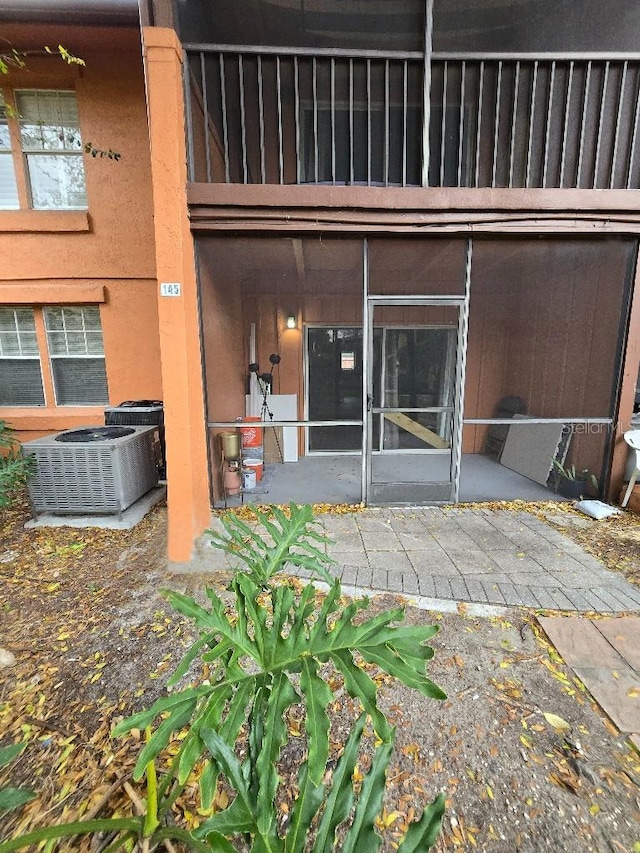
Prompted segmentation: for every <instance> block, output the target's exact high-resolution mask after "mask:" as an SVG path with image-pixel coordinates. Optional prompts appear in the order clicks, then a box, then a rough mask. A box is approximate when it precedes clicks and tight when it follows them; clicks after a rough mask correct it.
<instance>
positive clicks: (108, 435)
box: [55, 426, 135, 444]
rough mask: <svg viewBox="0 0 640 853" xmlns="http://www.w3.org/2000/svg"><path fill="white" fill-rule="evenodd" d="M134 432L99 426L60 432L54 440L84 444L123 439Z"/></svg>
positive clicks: (123, 428) (128, 429)
mask: <svg viewBox="0 0 640 853" xmlns="http://www.w3.org/2000/svg"><path fill="white" fill-rule="evenodd" d="M134 432H135V430H134V429H131V427H123V426H103V427H102V426H101V427H89V428H88V429H73V430H69V431H68V432H61V433H60V435H57V436H56V438H55V440H56V441H61V442H62V443H63V444H66V443H68V442H74V443H78V444H79V443H81V442H82V443H83V444H86V443H87V442H89V441H113V440H114V439H116V438H124V437H125V435H133V433H134Z"/></svg>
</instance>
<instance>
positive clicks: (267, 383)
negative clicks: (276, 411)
mask: <svg viewBox="0 0 640 853" xmlns="http://www.w3.org/2000/svg"><path fill="white" fill-rule="evenodd" d="M272 379H273V373H263V374H262V375H261V376H258V385H259V388H260V391H261V392H262V403H261V406H260V420H261V421H266V420H267V416H268V417H269V420H270V421H272V420H273V412H272V411H271V409H270V408H269V388H270V387H271V382H272ZM271 429H272V430H273V437H274V439H275V442H276V447H277V448H278V456H279V457H280V462H284V456H283V455H282V448H281V447H280V439H279V438H278V432H277V430H276V428H275V427H274V426H272V427H271Z"/></svg>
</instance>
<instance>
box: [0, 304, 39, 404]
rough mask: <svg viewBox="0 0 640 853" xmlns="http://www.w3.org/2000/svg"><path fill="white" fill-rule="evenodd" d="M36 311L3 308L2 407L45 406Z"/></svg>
mask: <svg viewBox="0 0 640 853" xmlns="http://www.w3.org/2000/svg"><path fill="white" fill-rule="evenodd" d="M44 402H45V400H44V388H43V385H42V368H41V364H40V353H39V351H38V341H37V338H36V326H35V319H34V314H33V308H0V406H44Z"/></svg>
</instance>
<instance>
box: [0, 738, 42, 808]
mask: <svg viewBox="0 0 640 853" xmlns="http://www.w3.org/2000/svg"><path fill="white" fill-rule="evenodd" d="M26 745H27V742H26V741H19V742H18V743H13V744H11V746H4V747H2V748H0V768H2V767H6V766H7V764H9V763H10V762H11V761H13V760H14V758H17V757H18V756H19V755H20V753H21V752H22V751H23V750H24V748H25V747H26ZM34 797H35V794H34V792H33V791H29V790H27V789H26V788H13V787H11V786H4V787H2V786H0V815H2V814H4V813H5V812H8V811H11V810H12V809H17V808H19V807H20V806H23V805H24V804H25V803H28V802H29V801H30V800H32V799H33V798H34Z"/></svg>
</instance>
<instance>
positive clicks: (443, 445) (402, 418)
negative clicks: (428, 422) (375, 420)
mask: <svg viewBox="0 0 640 853" xmlns="http://www.w3.org/2000/svg"><path fill="white" fill-rule="evenodd" d="M384 417H385V418H386V419H387V420H388V421H391V423H393V424H397V425H398V426H399V427H400V429H404V430H406V431H407V432H410V433H411V434H412V435H415V436H416V437H417V438H419V439H420V440H421V441H424V442H425V444H430V445H431V446H432V447H435V448H437V449H438V450H448V449H449V447H450V444H449V442H448V441H445V440H444V438H441V437H440V436H439V435H438V434H437V433H435V432H433V430H430V429H429V428H428V427H426V426H423V425H422V424H419V423H418V422H417V421H414V420H412V419H411V418H410V417H409V416H408V415H403V414H402V412H385V413H384Z"/></svg>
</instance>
